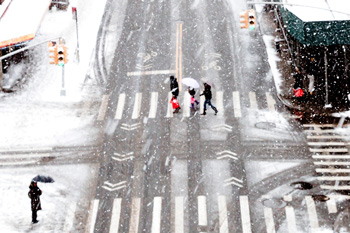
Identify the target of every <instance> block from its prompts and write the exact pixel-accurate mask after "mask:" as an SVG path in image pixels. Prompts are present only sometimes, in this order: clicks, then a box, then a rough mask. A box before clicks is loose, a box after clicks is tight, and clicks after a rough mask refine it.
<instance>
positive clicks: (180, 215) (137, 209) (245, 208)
mask: <svg viewBox="0 0 350 233" xmlns="http://www.w3.org/2000/svg"><path fill="white" fill-rule="evenodd" d="M297 197H298V198H297V200H294V199H293V197H292V196H291V195H288V196H284V197H283V199H284V201H286V202H289V203H290V204H287V205H285V207H282V208H284V210H283V209H281V207H279V208H275V209H273V208H270V207H266V206H264V207H263V212H262V213H261V214H262V215H263V216H260V217H259V216H255V218H257V217H258V218H262V219H264V221H265V232H267V233H276V228H275V226H277V225H276V224H278V222H280V221H281V217H282V218H283V216H281V210H282V211H283V212H284V218H285V221H286V224H285V225H284V226H283V227H282V225H279V228H278V229H279V231H281V232H282V231H283V232H289V233H295V232H299V231H298V230H300V229H305V227H307V226H306V225H303V224H308V225H309V226H308V227H309V229H310V232H313V233H316V232H320V230H321V229H320V224H319V217H318V211H319V213H320V214H323V210H324V208H325V207H326V208H327V209H328V212H329V214H336V213H337V212H338V208H337V205H341V202H340V200H343V201H346V200H350V197H349V196H346V195H329V196H328V197H329V198H330V199H329V200H328V201H327V202H316V201H315V200H314V199H313V198H312V197H311V196H305V197H304V198H300V196H297ZM185 199H186V196H176V197H175V198H174V200H175V202H174V203H175V204H174V205H173V207H172V209H173V210H171V211H172V216H174V218H172V220H173V221H174V224H172V225H173V226H174V228H173V230H172V232H175V233H183V232H185V229H186V227H188V221H189V219H188V216H187V217H186V215H185V214H184V213H185V208H186V206H185V204H184V202H185ZM214 200H215V199H212V201H214ZM227 200H229V199H228V198H227V197H226V196H225V195H218V196H217V199H216V201H217V203H208V201H209V199H208V198H207V197H206V196H204V195H201V196H198V197H197V204H198V210H197V211H198V221H197V224H198V231H199V232H208V231H209V230H208V227H209V226H208V224H210V223H209V221H208V209H207V205H211V206H213V205H214V206H217V207H218V212H213V213H212V214H214V213H215V214H214V215H215V216H211V217H210V218H211V219H218V221H219V222H218V223H219V225H218V231H219V232H220V233H228V232H231V231H230V228H229V222H230V221H229V219H228V217H229V216H231V218H240V219H241V227H242V232H244V233H252V232H254V229H253V228H252V227H253V226H254V223H252V222H251V218H250V212H249V209H250V207H249V200H248V196H244V195H243V196H239V203H237V205H239V207H240V217H239V216H237V215H235V214H237V212H235V213H230V212H229V211H228V206H229V205H232V203H227ZM292 202H296V203H298V204H296V203H294V204H292ZM122 203H123V201H122V198H116V199H114V201H113V208H112V212H111V223H110V228H109V232H110V233H112V232H119V231H120V230H121V229H122V227H123V225H122V222H121V219H123V218H124V217H123V216H122V215H121V213H123V208H124V207H123V205H122ZM302 203H305V204H306V206H305V204H302ZM337 203H339V204H337ZM125 204H126V205H127V203H125ZM151 204H152V205H153V206H152V223H151V224H150V228H151V229H150V230H149V232H152V233H160V232H161V231H162V227H161V226H162V220H163V221H169V219H168V217H167V215H166V214H165V213H163V211H162V197H161V196H156V197H154V198H153V202H152V203H151ZM91 205H92V211H91V212H90V215H91V217H90V222H91V226H90V232H94V227H95V221H96V214H97V209H98V205H99V200H93V201H92V202H91ZM141 208H142V206H141V198H139V197H134V198H132V199H131V208H130V213H129V214H128V213H126V214H127V216H128V219H129V229H128V232H129V233H136V232H139V230H140V227H141V224H142V219H143V218H142V216H141V213H142V212H143V211H142V209H141ZM70 211H71V212H72V213H74V211H75V204H72V205H71V206H70ZM300 211H303V212H300ZM302 213H304V214H302ZM306 216H307V217H306ZM69 218H71V219H69ZM275 218H276V221H277V222H275ZM300 218H302V219H306V220H305V221H300V220H301V219H300ZM73 219H74V214H69V217H68V216H67V218H66V223H65V228H64V229H65V230H66V229H72V227H71V226H72V223H73ZM278 219H279V220H278ZM142 227H144V226H142ZM68 231H69V230H68ZM124 231H127V230H126V229H124Z"/></svg>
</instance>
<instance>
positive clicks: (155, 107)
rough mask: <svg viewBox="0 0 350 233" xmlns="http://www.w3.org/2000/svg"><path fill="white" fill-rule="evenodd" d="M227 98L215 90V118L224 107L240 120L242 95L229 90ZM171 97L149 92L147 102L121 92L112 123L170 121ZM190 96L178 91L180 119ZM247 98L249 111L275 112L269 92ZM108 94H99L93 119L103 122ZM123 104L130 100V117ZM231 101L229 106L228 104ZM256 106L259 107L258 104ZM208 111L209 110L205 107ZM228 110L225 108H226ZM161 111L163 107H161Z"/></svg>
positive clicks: (186, 111) (187, 110)
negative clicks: (230, 108) (230, 97)
mask: <svg viewBox="0 0 350 233" xmlns="http://www.w3.org/2000/svg"><path fill="white" fill-rule="evenodd" d="M230 96H232V99H231V100H226V99H224V93H223V92H222V91H216V92H215V95H214V96H213V99H212V104H213V105H214V106H215V107H216V108H217V109H218V111H219V113H218V115H219V116H220V115H221V116H224V115H225V110H227V109H225V106H232V110H233V113H234V117H235V118H240V117H242V106H245V105H243V104H242V99H241V98H242V97H245V96H242V94H241V93H239V92H238V91H233V92H232V93H230ZM171 97H172V95H171V92H169V93H168V98H167V100H162V99H160V98H159V93H158V92H151V96H150V98H148V99H145V98H144V97H143V93H141V92H138V93H135V94H133V95H132V96H129V95H127V94H126V93H121V94H119V96H118V100H117V103H116V106H115V109H114V111H115V114H114V119H115V120H120V119H123V118H128V119H130V118H131V119H138V118H140V117H141V116H147V117H148V118H156V117H157V116H163V117H166V118H171V117H173V116H174V114H173V109H172V106H171V104H170V99H171ZM190 98H191V96H190V95H189V93H188V92H181V93H180V95H179V97H178V99H179V102H180V106H181V111H180V113H179V114H180V115H182V116H183V117H185V118H186V117H190V116H191V109H190V107H191V100H190ZM197 98H199V100H200V105H199V111H200V112H201V113H202V112H203V103H204V96H200V97H199V96H197ZM247 98H248V99H249V108H251V109H255V110H258V109H266V110H268V111H270V112H275V111H276V108H275V105H276V100H275V97H274V96H273V94H272V93H270V92H266V93H265V98H262V99H260V100H258V99H257V95H256V93H255V92H249V93H248V95H247ZM109 101H110V100H109V95H103V97H102V101H101V105H100V109H99V113H98V116H97V120H98V121H103V120H104V119H105V116H106V113H107V109H108V102H109ZM127 101H131V103H128V104H132V106H133V107H132V108H131V109H130V110H131V115H128V114H130V113H129V112H130V111H128V109H126V106H129V105H127ZM230 102H231V103H230ZM259 103H260V104H259ZM145 105H146V106H148V110H147V112H141V110H142V106H145ZM164 105H166V106H167V108H166V112H160V113H158V112H159V111H161V109H162V108H161V106H164ZM208 108H210V107H209V106H208ZM226 108H228V107H226ZM163 109H164V108H163Z"/></svg>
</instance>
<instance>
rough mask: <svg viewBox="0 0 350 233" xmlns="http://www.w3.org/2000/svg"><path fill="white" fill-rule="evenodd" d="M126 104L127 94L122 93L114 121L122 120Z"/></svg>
mask: <svg viewBox="0 0 350 233" xmlns="http://www.w3.org/2000/svg"><path fill="white" fill-rule="evenodd" d="M124 104H125V93H122V94H120V95H119V99H118V105H117V111H116V112H115V117H114V119H116V120H120V119H122V115H123V110H124Z"/></svg>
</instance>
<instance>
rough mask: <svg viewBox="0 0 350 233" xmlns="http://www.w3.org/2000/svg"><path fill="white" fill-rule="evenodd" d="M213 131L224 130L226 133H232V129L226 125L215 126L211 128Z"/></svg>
mask: <svg viewBox="0 0 350 233" xmlns="http://www.w3.org/2000/svg"><path fill="white" fill-rule="evenodd" d="M212 129H213V130H221V131H222V130H226V131H228V132H232V129H233V127H232V126H229V125H226V124H220V125H215V126H213V127H212Z"/></svg>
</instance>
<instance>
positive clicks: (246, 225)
mask: <svg viewBox="0 0 350 233" xmlns="http://www.w3.org/2000/svg"><path fill="white" fill-rule="evenodd" d="M239 202H240V207H241V219H242V231H243V233H251V232H252V229H251V226H250V224H251V223H250V213H249V202H248V196H239Z"/></svg>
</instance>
